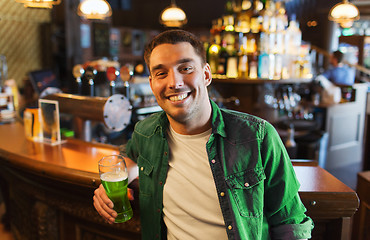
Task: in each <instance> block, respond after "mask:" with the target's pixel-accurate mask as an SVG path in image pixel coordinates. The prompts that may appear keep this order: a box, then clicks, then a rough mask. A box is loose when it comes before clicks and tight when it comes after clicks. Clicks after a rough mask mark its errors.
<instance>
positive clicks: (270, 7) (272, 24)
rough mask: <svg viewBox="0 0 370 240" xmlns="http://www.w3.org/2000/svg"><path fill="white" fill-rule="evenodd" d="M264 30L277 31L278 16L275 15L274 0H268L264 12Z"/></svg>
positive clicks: (267, 31)
mask: <svg viewBox="0 0 370 240" xmlns="http://www.w3.org/2000/svg"><path fill="white" fill-rule="evenodd" d="M261 15H262V19H263V20H262V24H261V31H262V32H266V33H269V32H275V31H276V16H275V3H274V1H272V0H266V3H265V9H264V10H263V12H262V14H261Z"/></svg>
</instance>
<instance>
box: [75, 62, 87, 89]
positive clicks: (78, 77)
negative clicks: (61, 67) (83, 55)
mask: <svg viewBox="0 0 370 240" xmlns="http://www.w3.org/2000/svg"><path fill="white" fill-rule="evenodd" d="M84 73H85V69H84V68H83V67H82V65H81V64H77V65H75V66H74V67H73V70H72V74H73V77H75V78H76V83H77V94H78V95H82V80H81V76H82V75H83V74H84Z"/></svg>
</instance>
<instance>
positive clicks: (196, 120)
mask: <svg viewBox="0 0 370 240" xmlns="http://www.w3.org/2000/svg"><path fill="white" fill-rule="evenodd" d="M211 114H212V108H211V105H210V103H209V107H208V108H207V109H205V110H204V111H202V112H201V116H192V117H191V119H188V120H186V121H184V122H179V121H176V120H175V119H173V118H171V117H170V116H169V115H167V117H168V120H169V122H170V125H171V127H172V129H173V130H174V131H175V132H176V133H179V134H183V135H194V134H199V133H203V132H205V131H207V130H208V129H210V128H211V127H212V122H211Z"/></svg>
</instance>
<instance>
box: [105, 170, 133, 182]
mask: <svg viewBox="0 0 370 240" xmlns="http://www.w3.org/2000/svg"><path fill="white" fill-rule="evenodd" d="M127 177H128V174H127V172H106V173H103V174H102V175H101V176H100V179H101V180H103V181H106V182H119V181H123V180H126V179H127Z"/></svg>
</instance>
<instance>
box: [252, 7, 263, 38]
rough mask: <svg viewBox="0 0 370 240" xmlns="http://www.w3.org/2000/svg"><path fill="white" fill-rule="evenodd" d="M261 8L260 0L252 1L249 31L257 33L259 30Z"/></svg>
mask: <svg viewBox="0 0 370 240" xmlns="http://www.w3.org/2000/svg"><path fill="white" fill-rule="evenodd" d="M262 8H263V3H262V2H261V1H260V0H255V1H254V2H253V13H252V16H251V32H252V33H259V32H260V31H261V22H262V16H261V15H260V11H261V9H262Z"/></svg>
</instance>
